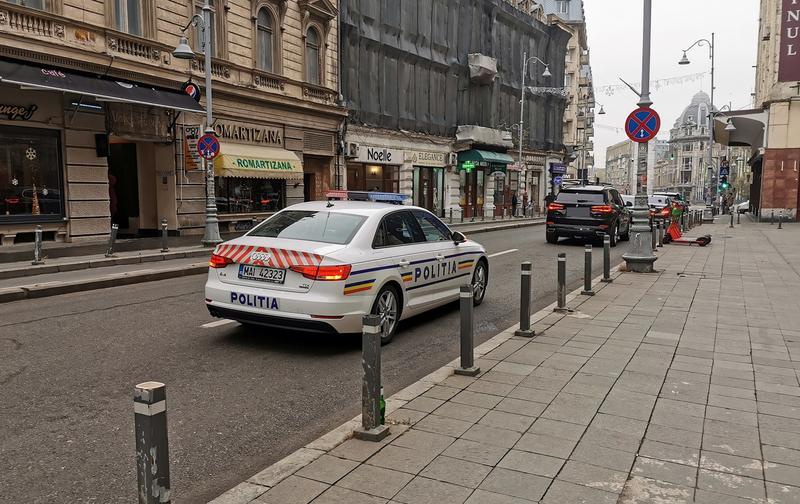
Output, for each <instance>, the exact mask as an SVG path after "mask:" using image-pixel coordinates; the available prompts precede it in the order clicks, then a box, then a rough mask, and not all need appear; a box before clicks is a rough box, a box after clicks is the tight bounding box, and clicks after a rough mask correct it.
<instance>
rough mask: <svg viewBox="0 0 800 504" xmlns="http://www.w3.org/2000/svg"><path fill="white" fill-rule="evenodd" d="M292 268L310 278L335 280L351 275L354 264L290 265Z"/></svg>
mask: <svg viewBox="0 0 800 504" xmlns="http://www.w3.org/2000/svg"><path fill="white" fill-rule="evenodd" d="M289 269H290V270H292V271H294V272H295V273H300V274H301V275H303V276H304V277H306V278H308V279H310V280H323V281H329V282H335V281H337V280H345V279H346V278H347V277H349V276H350V270H351V269H352V266H350V265H349V264H340V265H338V266H309V265H303V266H290V267H289Z"/></svg>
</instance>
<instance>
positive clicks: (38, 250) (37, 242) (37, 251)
mask: <svg viewBox="0 0 800 504" xmlns="http://www.w3.org/2000/svg"><path fill="white" fill-rule="evenodd" d="M33 237H34V238H33V239H34V241H33V261H31V264H33V265H34V266H35V265H37V264H44V255H43V252H42V226H36V232H35V233H34V235H33Z"/></svg>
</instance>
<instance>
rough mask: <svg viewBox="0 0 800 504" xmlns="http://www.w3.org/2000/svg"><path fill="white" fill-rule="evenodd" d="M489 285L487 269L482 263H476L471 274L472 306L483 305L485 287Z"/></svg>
mask: <svg viewBox="0 0 800 504" xmlns="http://www.w3.org/2000/svg"><path fill="white" fill-rule="evenodd" d="M488 283H489V268H488V267H487V266H486V263H485V262H484V261H478V265H477V266H475V271H474V272H473V273H472V304H473V305H475V306H478V305H479V304H481V303H483V298H484V297H485V296H486V286H487V285H488Z"/></svg>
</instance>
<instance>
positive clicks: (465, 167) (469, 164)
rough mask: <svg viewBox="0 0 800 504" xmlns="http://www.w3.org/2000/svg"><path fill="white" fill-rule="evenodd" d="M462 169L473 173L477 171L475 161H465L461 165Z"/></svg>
mask: <svg viewBox="0 0 800 504" xmlns="http://www.w3.org/2000/svg"><path fill="white" fill-rule="evenodd" d="M461 169H462V170H466V171H468V172H471V171H472V170H474V169H475V162H474V161H464V162H463V163H461Z"/></svg>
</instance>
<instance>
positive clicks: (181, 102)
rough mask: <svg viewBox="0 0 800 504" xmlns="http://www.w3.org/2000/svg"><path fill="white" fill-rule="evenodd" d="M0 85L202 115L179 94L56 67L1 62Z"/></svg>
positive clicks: (185, 95)
mask: <svg viewBox="0 0 800 504" xmlns="http://www.w3.org/2000/svg"><path fill="white" fill-rule="evenodd" d="M0 82H3V83H4V84H14V85H17V86H20V87H21V88H23V89H37V90H50V91H61V92H65V93H75V94H79V95H86V96H93V97H94V98H96V99H97V100H98V101H111V102H121V103H135V104H138V105H149V106H152V107H161V108H168V109H174V110H182V111H185V112H203V111H204V110H203V107H201V106H200V104H199V103H197V102H196V101H195V100H194V99H193V98H191V97H190V96H189V95H187V94H185V93H181V92H178V91H167V90H162V89H156V88H151V87H146V86H137V85H136V84H130V83H128V82H120V81H113V80H109V79H103V78H100V77H88V76H85V75H81V74H77V73H72V72H68V71H65V70H61V69H58V68H52V67H42V66H34V65H24V64H22V63H14V62H11V61H0Z"/></svg>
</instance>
